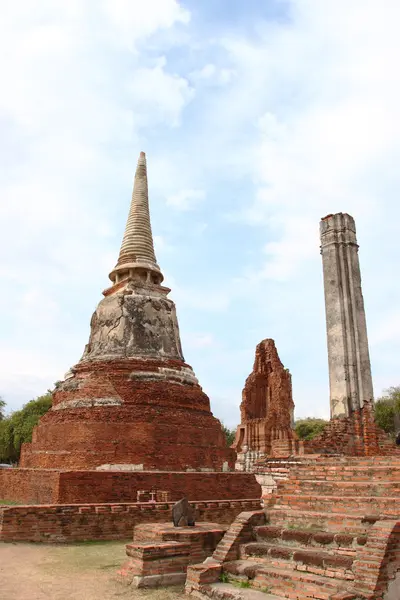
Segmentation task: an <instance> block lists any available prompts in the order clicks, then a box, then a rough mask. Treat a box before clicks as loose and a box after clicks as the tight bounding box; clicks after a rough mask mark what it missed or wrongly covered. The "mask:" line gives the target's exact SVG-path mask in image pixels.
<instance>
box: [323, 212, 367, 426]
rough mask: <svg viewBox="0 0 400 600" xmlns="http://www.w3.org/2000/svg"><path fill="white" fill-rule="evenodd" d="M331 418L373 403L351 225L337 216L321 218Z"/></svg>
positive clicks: (349, 220)
mask: <svg viewBox="0 0 400 600" xmlns="http://www.w3.org/2000/svg"><path fill="white" fill-rule="evenodd" d="M320 233H321V254H322V263H323V272H324V291H325V310H326V329H327V339H328V360H329V382H330V405H331V418H335V417H348V416H349V415H350V414H351V413H352V412H354V411H357V410H360V409H361V408H363V406H364V403H365V402H372V401H373V388H372V376H371V365H370V358H369V349H368V337H367V325H366V320H365V310H364V300H363V295H362V290H361V273H360V264H359V259H358V245H357V238H356V226H355V223H354V219H353V217H351V216H350V215H348V214H343V213H337V214H335V215H328V216H327V217H325V218H324V219H322V220H321V223H320Z"/></svg>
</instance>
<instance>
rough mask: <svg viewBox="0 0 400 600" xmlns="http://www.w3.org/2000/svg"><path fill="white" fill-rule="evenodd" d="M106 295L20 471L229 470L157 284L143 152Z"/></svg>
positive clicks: (171, 309)
mask: <svg viewBox="0 0 400 600" xmlns="http://www.w3.org/2000/svg"><path fill="white" fill-rule="evenodd" d="M109 277H110V279H111V282H112V285H111V287H109V288H108V289H107V290H105V291H104V292H103V294H104V298H103V300H101V302H100V303H99V305H98V306H97V308H96V311H95V312H94V313H93V316H92V319H91V323H90V337H89V343H88V344H87V346H86V348H85V351H84V354H83V356H82V358H81V360H80V361H79V362H78V364H77V365H75V366H74V367H72V369H71V370H70V371H69V373H67V375H66V377H65V379H64V381H62V382H60V383H59V384H58V385H57V386H56V389H55V391H54V394H53V405H52V408H51V409H50V410H49V411H48V413H47V414H46V415H45V416H44V417H43V418H42V419H41V420H40V423H39V425H38V426H37V427H36V429H35V431H34V433H33V437H32V443H31V444H25V445H24V446H23V448H22V453H21V460H20V466H21V467H31V468H41V469H46V468H61V469H63V468H64V469H95V468H97V467H101V466H102V465H105V464H107V465H116V466H117V465H120V464H124V465H130V466H131V468H133V467H135V468H138V469H144V470H146V469H157V470H178V471H182V470H187V469H200V468H202V469H211V470H222V469H226V470H229V469H230V468H233V465H234V459H235V453H234V451H233V450H231V449H228V448H227V447H226V442H225V437H224V433H223V431H222V428H221V424H220V422H219V421H218V420H217V419H216V418H215V417H213V415H212V413H211V410H210V401H209V398H208V397H207V396H206V394H205V393H204V392H203V390H202V389H201V387H200V385H199V382H198V380H197V378H196V377H195V374H194V372H193V370H192V368H191V367H190V366H189V365H188V364H186V363H185V361H184V358H183V353H182V347H181V341H180V335H179V326H178V320H177V316H176V310H175V305H174V303H173V302H172V300H170V299H169V298H168V294H169V292H170V289H169V288H167V287H165V286H163V285H162V281H163V275H162V273H161V270H160V267H159V266H158V264H157V262H156V257H155V253H154V245H153V237H152V231H151V224H150V215H149V201H148V185H147V167H146V159H145V155H144V153H143V152H142V153H141V155H140V157H139V161H138V166H137V170H136V175H135V182H134V188H133V194H132V202H131V207H130V211H129V216H128V221H127V225H126V229H125V233H124V237H123V241H122V245H121V250H120V254H119V258H118V262H117V265H116V266H115V268H114V269H113V270H112V272H111V273H110V276H109Z"/></svg>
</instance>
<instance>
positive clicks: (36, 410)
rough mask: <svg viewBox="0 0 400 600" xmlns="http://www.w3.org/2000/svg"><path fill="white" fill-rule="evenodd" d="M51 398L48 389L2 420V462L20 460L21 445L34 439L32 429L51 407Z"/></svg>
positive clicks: (0, 428) (0, 459)
mask: <svg viewBox="0 0 400 600" xmlns="http://www.w3.org/2000/svg"><path fill="white" fill-rule="evenodd" d="M51 398H52V396H51V392H49V391H48V392H47V394H44V395H43V396H39V397H38V398H36V399H35V400H31V401H30V402H28V403H27V404H25V405H24V406H23V407H22V408H21V410H17V411H15V412H13V413H11V415H10V416H8V417H4V418H3V419H2V420H1V421H0V462H8V463H11V462H17V461H18V459H19V454H20V451H21V445H22V444H23V443H24V442H30V441H31V440H32V430H33V428H34V427H35V425H36V424H37V422H38V421H39V419H40V417H42V416H43V415H44V414H45V413H46V412H47V411H48V410H49V408H50V407H51Z"/></svg>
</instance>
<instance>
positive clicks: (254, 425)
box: [233, 339, 299, 471]
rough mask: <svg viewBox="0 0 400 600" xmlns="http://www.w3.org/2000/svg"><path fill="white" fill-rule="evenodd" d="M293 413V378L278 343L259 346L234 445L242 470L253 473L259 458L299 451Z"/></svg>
mask: <svg viewBox="0 0 400 600" xmlns="http://www.w3.org/2000/svg"><path fill="white" fill-rule="evenodd" d="M293 412H294V403H293V398H292V378H291V375H290V373H289V371H288V369H285V367H284V366H283V364H282V362H281V360H280V358H279V356H278V352H277V350H276V347H275V342H274V340H271V339H266V340H263V341H262V342H260V343H259V344H258V345H257V348H256V356H255V361H254V367H253V371H252V373H251V374H250V375H249V376H248V378H247V379H246V383H245V386H244V388H243V393H242V403H241V405H240V413H241V423H240V425H239V427H238V429H237V433H236V439H235V442H234V445H233V446H234V448H235V450H236V451H237V453H238V459H237V463H236V468H237V469H238V470H243V471H245V470H251V468H252V465H253V463H254V462H255V461H256V460H258V459H259V458H263V457H266V456H274V457H277V456H289V455H290V454H293V453H296V452H298V451H299V448H298V446H299V443H298V441H297V438H296V434H295V433H294V431H293Z"/></svg>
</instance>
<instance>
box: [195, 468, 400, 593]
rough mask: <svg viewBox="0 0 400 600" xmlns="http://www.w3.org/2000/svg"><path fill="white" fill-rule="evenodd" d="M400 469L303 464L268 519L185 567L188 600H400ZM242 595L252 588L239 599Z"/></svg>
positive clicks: (248, 522) (256, 516) (233, 532)
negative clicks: (274, 597) (239, 589)
mask: <svg viewBox="0 0 400 600" xmlns="http://www.w3.org/2000/svg"><path fill="white" fill-rule="evenodd" d="M399 461H400V458H398V457H390V458H389V457H374V458H369V457H364V458H361V457H358V458H353V457H319V458H317V457H308V458H307V457H303V458H301V459H300V458H299V459H298V460H297V464H290V465H289V468H288V472H287V476H286V478H285V479H282V480H281V481H280V482H278V485H277V489H276V491H275V493H274V494H272V495H271V496H270V498H269V500H268V502H267V506H266V510H263V511H256V512H243V513H241V514H240V515H238V517H237V518H236V520H235V521H234V522H233V523H232V525H231V526H230V528H229V529H228V531H227V533H226V534H225V536H224V537H223V538H222V540H221V542H220V543H219V544H218V545H217V547H216V549H215V551H214V553H213V555H212V557H211V558H209V559H208V560H207V561H206V562H203V563H198V564H196V565H190V566H189V567H188V571H187V579H186V586H185V587H186V594H188V595H190V596H193V597H195V598H203V599H207V598H212V599H214V600H218V599H220V600H228V599H231V600H233V599H235V598H242V599H243V600H244V599H245V598H249V600H250V598H251V599H252V600H264V599H265V598H266V597H268V596H266V593H269V594H276V595H277V596H278V597H279V599H283V598H289V599H292V600H311V599H314V600H315V599H318V600H398V598H400V521H398V517H399V509H398V499H399V492H400V462H399ZM282 463H284V461H282ZM238 586H240V587H243V588H245V587H246V588H249V589H248V590H246V591H245V592H244V591H243V595H241V596H237V595H236V594H237V592H236V590H237V587H238ZM241 593H242V592H241Z"/></svg>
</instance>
